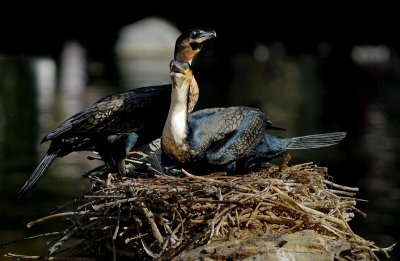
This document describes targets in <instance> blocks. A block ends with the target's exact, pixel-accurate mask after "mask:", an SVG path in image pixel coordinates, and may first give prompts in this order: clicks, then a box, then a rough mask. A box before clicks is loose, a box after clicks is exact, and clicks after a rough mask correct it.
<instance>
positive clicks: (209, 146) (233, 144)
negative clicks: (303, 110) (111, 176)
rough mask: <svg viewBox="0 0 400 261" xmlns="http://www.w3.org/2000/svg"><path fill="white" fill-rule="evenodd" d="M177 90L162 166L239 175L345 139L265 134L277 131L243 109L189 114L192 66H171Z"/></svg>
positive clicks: (165, 133)
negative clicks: (292, 151)
mask: <svg viewBox="0 0 400 261" xmlns="http://www.w3.org/2000/svg"><path fill="white" fill-rule="evenodd" d="M170 70H171V79H172V83H173V89H172V92H171V105H170V109H169V113H168V118H167V121H166V123H165V126H164V130H163V134H162V140H161V143H162V152H163V160H164V162H167V164H168V163H169V164H174V165H178V166H182V167H185V168H189V169H190V170H191V171H192V172H198V171H199V170H200V171H203V170H204V169H209V170H213V171H226V172H228V173H239V172H242V171H244V170H245V169H246V168H247V167H248V166H249V165H250V164H251V163H253V162H256V161H257V160H262V159H271V158H274V157H278V156H281V155H283V154H284V153H285V152H286V150H288V149H308V148H319V147H325V146H331V145H334V144H337V143H338V142H339V141H341V140H342V139H343V138H344V137H345V135H346V133H344V132H334V133H327V134H316V135H310V136H304V137H296V138H287V139H285V138H279V137H274V136H271V135H268V134H266V131H267V130H268V129H279V128H276V127H274V126H272V124H271V122H270V121H269V119H268V118H267V116H266V115H265V113H263V112H262V111H260V110H258V109H255V108H249V107H244V106H237V107H229V108H211V109H204V110H200V111H196V112H194V113H192V114H190V116H189V114H188V113H187V106H188V105H187V104H188V103H187V100H188V95H189V87H190V85H191V82H192V80H193V75H192V71H191V68H190V64H189V63H187V62H184V61H178V60H173V61H172V62H171V64H170Z"/></svg>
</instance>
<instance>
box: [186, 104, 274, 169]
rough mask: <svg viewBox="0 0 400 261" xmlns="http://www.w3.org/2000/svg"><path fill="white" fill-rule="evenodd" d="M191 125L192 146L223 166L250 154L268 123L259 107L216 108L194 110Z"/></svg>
mask: <svg viewBox="0 0 400 261" xmlns="http://www.w3.org/2000/svg"><path fill="white" fill-rule="evenodd" d="M189 121H190V126H193V128H191V131H192V135H193V141H194V143H196V144H194V147H195V148H198V149H199V150H202V151H204V152H205V154H206V157H207V159H208V161H209V162H210V163H211V164H216V165H222V164H227V163H229V162H231V161H233V160H237V159H239V158H241V157H243V156H244V155H246V154H247V153H249V152H250V151H251V150H252V149H253V148H254V147H255V146H256V145H257V144H258V143H259V142H260V140H261V139H262V137H263V135H264V133H265V130H266V128H267V126H269V125H270V122H269V120H268V118H267V117H266V115H265V114H264V113H262V112H261V111H260V110H258V109H252V108H248V107H229V108H215V109H207V110H203V111H198V112H196V113H193V114H192V115H191V116H190V118H189Z"/></svg>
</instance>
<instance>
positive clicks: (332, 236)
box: [28, 163, 391, 260]
mask: <svg viewBox="0 0 400 261" xmlns="http://www.w3.org/2000/svg"><path fill="white" fill-rule="evenodd" d="M184 173H185V176H184V177H179V178H178V177H173V176H167V175H156V176H155V177H152V178H135V179H133V178H132V179H127V180H123V181H121V180H118V179H117V178H116V177H115V175H111V174H109V175H108V178H107V179H106V180H101V179H99V178H97V179H95V180H93V182H92V188H91V191H90V192H89V193H87V194H86V195H85V196H84V197H83V198H81V199H78V200H75V201H74V203H73V204H71V205H70V207H71V208H72V209H70V211H66V208H63V210H62V211H64V212H62V211H61V212H60V211H59V212H58V213H56V214H52V215H51V216H48V217H45V218H42V219H39V220H36V221H33V222H31V223H30V224H28V227H30V226H33V225H34V224H36V223H39V222H42V221H44V220H46V219H48V218H52V217H57V216H64V217H67V219H68V220H69V221H70V222H71V223H72V225H71V226H70V227H69V228H68V229H67V230H65V231H63V233H62V235H61V236H60V237H59V238H58V239H57V240H56V241H55V243H54V242H53V244H52V245H51V247H50V248H49V253H50V255H58V256H60V255H61V256H65V255H68V256H70V257H71V256H73V257H91V258H99V259H108V260H109V259H112V258H114V259H118V260H121V259H122V260H123V259H132V258H136V259H141V260H152V259H166V260H171V259H178V260H191V259H195V256H196V257H200V256H201V255H204V254H205V255H206V256H208V257H209V258H212V259H210V260H222V259H228V258H232V259H239V258H245V257H248V256H252V254H251V253H250V252H249V253H248V254H246V251H245V249H244V245H245V243H244V242H249V240H253V241H251V242H252V243H251V244H252V245H254V239H259V240H261V239H263V240H264V241H268V242H273V245H274V247H276V248H281V247H283V245H285V244H286V243H287V241H288V239H286V240H284V239H282V238H283V237H282V236H283V235H288V234H289V235H290V234H291V235H296V233H301V232H304V231H309V230H311V231H312V232H313V233H314V235H313V236H312V238H314V239H315V238H318V237H320V238H321V239H324V240H325V239H326V240H328V239H329V240H336V241H335V242H336V244H337V242H340V243H339V244H337V245H338V246H337V247H335V248H333V247H332V243H329V242H328V241H329V240H328V241H326V240H325V241H326V242H328V243H327V244H328V245H329V246H324V249H325V252H326V251H328V252H329V253H330V256H331V257H333V258H334V259H336V260H359V259H363V260H364V259H377V257H376V256H375V254H374V252H383V253H384V254H386V255H387V252H388V251H389V250H391V248H387V249H382V248H379V247H377V246H375V245H374V243H373V242H370V241H367V240H365V239H363V238H361V237H360V236H358V235H356V234H355V233H354V232H353V231H352V230H351V228H350V226H349V225H348V223H347V222H348V221H350V220H351V219H352V218H353V217H354V213H355V212H356V213H359V214H361V215H364V214H363V213H362V212H361V211H360V210H358V209H357V208H356V203H357V201H358V199H356V198H354V196H355V192H356V191H358V189H357V188H350V187H345V186H340V185H337V184H335V183H333V182H331V181H329V180H328V178H329V177H328V175H327V169H326V168H324V167H318V166H316V165H314V164H312V163H305V164H300V165H294V166H281V167H278V166H274V165H271V166H270V167H268V168H267V169H265V170H263V171H261V172H257V173H251V174H247V175H243V176H226V175H222V174H219V175H218V174H213V175H209V176H194V175H191V174H190V173H187V172H185V171H184ZM338 240H339V241H338ZM222 242H243V244H239V245H240V246H239V248H238V249H237V251H236V252H235V253H234V254H232V253H231V254H226V253H225V254H223V253H221V251H219V252H218V251H216V250H213V252H212V253H213V254H210V251H208V250H207V249H204V246H212V245H213V244H217V245H218V244H219V245H220V246H221V243H222ZM321 242H322V241H321ZM217 245H216V249H217V248H219V249H220V250H221V247H218V246H217ZM201 246H203V248H202V250H201V251H200V250H199V251H197V252H196V251H195V253H194V252H193V250H194V249H196V248H198V249H201V248H199V247H201ZM222 247H223V248H227V247H226V245H225V246H222ZM228 248H230V247H228ZM263 248H265V246H263ZM314 248H315V247H314ZM261 250H262V251H264V252H265V251H266V250H265V249H258V251H261ZM190 251H192V252H191V254H190V255H188V253H189V252H190ZM207 251H208V252H207ZM274 251H275V252H274V253H275V254H276V250H274ZM288 251H289V250H288ZM297 252H298V251H297ZM224 255H225V256H224ZM228 255H229V256H228ZM387 256H388V255H387Z"/></svg>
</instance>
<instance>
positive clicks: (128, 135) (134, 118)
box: [16, 29, 216, 198]
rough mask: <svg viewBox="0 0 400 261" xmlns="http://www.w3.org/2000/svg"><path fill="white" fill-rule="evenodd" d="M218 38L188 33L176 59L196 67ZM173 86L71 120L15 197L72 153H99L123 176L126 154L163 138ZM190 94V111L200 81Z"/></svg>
mask: <svg viewBox="0 0 400 261" xmlns="http://www.w3.org/2000/svg"><path fill="white" fill-rule="evenodd" d="M214 37H216V33H215V31H204V30H199V29H193V30H188V31H186V32H184V33H183V34H181V35H180V36H179V37H178V38H177V40H176V44H175V50H174V57H175V59H180V60H184V61H186V62H188V63H191V62H192V60H193V58H194V57H195V56H196V55H197V54H198V53H199V52H200V51H201V48H202V46H203V44H204V43H205V42H206V41H207V40H209V39H211V38H214ZM171 88H172V86H171V84H165V85H157V86H148V87H142V88H136V89H132V90H130V91H127V92H124V93H119V94H114V95H110V96H107V97H105V98H103V99H101V100H99V101H97V102H96V103H94V104H93V105H91V106H90V107H88V108H86V109H84V110H82V111H81V112H79V113H77V114H75V115H73V116H72V117H70V118H69V119H67V120H66V121H65V122H63V123H62V124H61V125H60V126H58V127H57V128H55V129H53V130H52V131H50V132H49V133H48V134H47V135H46V136H45V137H44V138H43V139H42V141H41V142H42V143H43V142H46V141H51V144H50V147H49V150H48V151H47V153H46V154H45V156H44V157H43V158H42V160H41V161H40V163H39V164H38V166H37V167H36V169H35V170H34V171H33V173H32V174H31V175H30V177H29V178H28V180H27V181H26V182H25V184H24V185H23V186H22V187H21V189H20V190H19V191H18V192H17V195H16V197H17V198H21V197H22V196H23V195H24V194H26V192H28V191H29V190H30V189H31V188H32V187H33V186H34V185H35V184H36V183H37V182H38V180H39V179H40V178H41V176H42V175H43V173H44V172H45V171H46V170H47V169H48V168H49V166H50V164H51V163H52V162H53V161H54V160H55V158H57V157H62V156H65V155H67V154H69V153H71V152H73V151H92V150H94V151H97V152H99V154H100V156H101V157H102V159H103V160H104V161H105V162H106V163H107V164H109V165H112V166H118V170H119V173H120V174H121V175H124V174H125V165H124V158H125V157H126V154H127V152H128V151H129V150H130V149H131V148H132V147H133V146H140V145H144V144H146V143H148V142H150V141H152V140H154V139H156V138H158V137H160V135H161V133H162V130H163V126H164V123H165V119H166V118H167V114H168V108H169V105H170V97H171ZM189 96H190V99H189V103H188V111H189V112H190V111H192V110H193V108H194V105H195V104H196V102H197V100H198V96H199V90H198V86H197V82H196V81H195V80H193V81H192V85H191V86H190V90H189Z"/></svg>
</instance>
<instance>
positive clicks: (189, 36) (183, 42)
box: [174, 29, 217, 63]
mask: <svg viewBox="0 0 400 261" xmlns="http://www.w3.org/2000/svg"><path fill="white" fill-rule="evenodd" d="M214 37H217V33H216V32H215V31H214V30H211V31H204V30H201V29H192V30H188V31H186V32H184V33H182V34H181V35H180V36H179V37H178V39H177V40H176V43H175V53H174V59H178V60H182V61H186V62H189V63H192V60H193V58H194V57H195V56H196V55H197V54H198V53H199V52H200V51H201V47H202V46H203V44H204V43H205V42H206V41H207V40H210V39H212V38H214Z"/></svg>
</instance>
